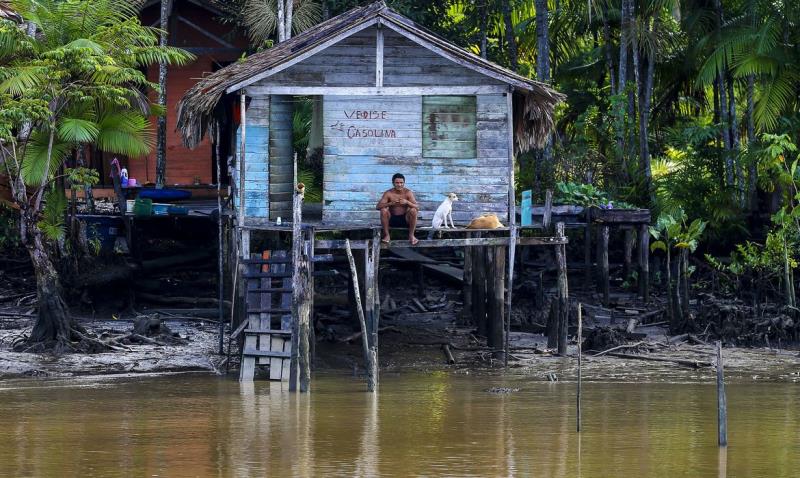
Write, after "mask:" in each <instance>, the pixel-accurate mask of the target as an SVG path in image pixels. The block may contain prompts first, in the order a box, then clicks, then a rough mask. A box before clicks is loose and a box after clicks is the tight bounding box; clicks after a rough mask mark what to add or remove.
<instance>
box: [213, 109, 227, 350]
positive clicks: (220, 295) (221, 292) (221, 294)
mask: <svg viewBox="0 0 800 478" xmlns="http://www.w3.org/2000/svg"><path fill="white" fill-rule="evenodd" d="M216 130H217V134H216V135H215V136H214V138H215V139H214V150H215V151H216V156H217V281H219V284H217V300H219V314H218V317H217V320H219V354H220V355H222V354H223V353H224V352H225V350H224V346H225V338H224V337H225V318H224V314H225V310H224V309H225V300H224V299H225V280H224V277H225V271H224V266H223V262H224V261H223V254H224V249H223V242H222V220H223V215H222V191H221V184H222V178H221V177H220V175H221V174H222V167H221V166H220V162H221V161H222V160H221V159H220V156H219V153H220V151H219V148H220V146H219V125H217V128H216Z"/></svg>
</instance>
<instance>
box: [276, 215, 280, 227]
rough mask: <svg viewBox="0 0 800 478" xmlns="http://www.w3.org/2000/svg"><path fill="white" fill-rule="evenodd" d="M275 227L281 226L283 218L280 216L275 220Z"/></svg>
mask: <svg viewBox="0 0 800 478" xmlns="http://www.w3.org/2000/svg"><path fill="white" fill-rule="evenodd" d="M275 225H277V226H280V225H281V217H280V216H278V219H276V220H275Z"/></svg>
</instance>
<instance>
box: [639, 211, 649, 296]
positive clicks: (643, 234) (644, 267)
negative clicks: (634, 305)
mask: <svg viewBox="0 0 800 478" xmlns="http://www.w3.org/2000/svg"><path fill="white" fill-rule="evenodd" d="M639 294H640V295H641V296H642V299H644V301H645V302H648V301H649V300H650V229H649V226H648V225H647V224H642V225H641V226H640V227H639Z"/></svg>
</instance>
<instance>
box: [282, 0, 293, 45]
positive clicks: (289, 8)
mask: <svg viewBox="0 0 800 478" xmlns="http://www.w3.org/2000/svg"><path fill="white" fill-rule="evenodd" d="M279 1H281V0H279ZM293 16H294V0H286V18H285V19H284V27H285V28H286V33H284V34H283V38H284V40H288V39H290V38H292V17H293Z"/></svg>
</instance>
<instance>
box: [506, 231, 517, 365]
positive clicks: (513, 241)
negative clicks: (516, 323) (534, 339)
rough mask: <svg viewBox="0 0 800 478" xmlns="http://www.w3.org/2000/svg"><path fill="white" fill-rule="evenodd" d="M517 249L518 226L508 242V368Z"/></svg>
mask: <svg viewBox="0 0 800 478" xmlns="http://www.w3.org/2000/svg"><path fill="white" fill-rule="evenodd" d="M516 248H517V228H516V226H511V237H510V239H509V241H508V282H507V284H508V285H507V290H508V292H506V333H505V344H504V347H503V352H505V353H504V354H503V359H504V363H503V365H505V366H506V367H508V353H509V351H510V350H511V348H510V341H511V293H512V291H513V289H514V257H515V255H516Z"/></svg>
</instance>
